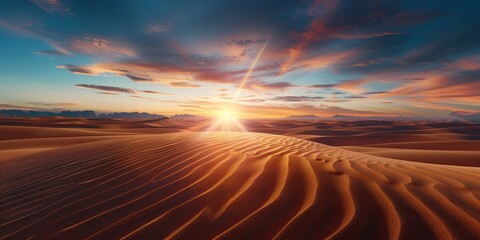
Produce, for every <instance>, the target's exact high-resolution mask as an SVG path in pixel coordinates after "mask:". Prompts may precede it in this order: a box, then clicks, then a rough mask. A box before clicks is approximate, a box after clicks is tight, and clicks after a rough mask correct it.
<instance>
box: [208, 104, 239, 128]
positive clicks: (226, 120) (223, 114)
mask: <svg viewBox="0 0 480 240" xmlns="http://www.w3.org/2000/svg"><path fill="white" fill-rule="evenodd" d="M207 131H227V132H247V129H246V128H245V126H243V124H242V123H241V122H240V120H239V119H238V118H237V117H236V116H235V112H233V111H231V110H227V109H223V110H221V111H219V112H218V113H217V117H216V120H215V122H214V123H213V124H212V125H211V126H210V127H209V128H208V130H207Z"/></svg>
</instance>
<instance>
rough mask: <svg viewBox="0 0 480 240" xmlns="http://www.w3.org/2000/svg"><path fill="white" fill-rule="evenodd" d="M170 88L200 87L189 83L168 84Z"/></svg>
mask: <svg viewBox="0 0 480 240" xmlns="http://www.w3.org/2000/svg"><path fill="white" fill-rule="evenodd" d="M170 86H172V87H175V88H197V87H200V85H198V84H195V83H189V82H172V83H170Z"/></svg>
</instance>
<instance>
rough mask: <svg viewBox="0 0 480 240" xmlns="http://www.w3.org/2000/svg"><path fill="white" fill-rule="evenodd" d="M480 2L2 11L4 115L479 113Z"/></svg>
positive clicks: (14, 7) (100, 4) (49, 5)
mask: <svg viewBox="0 0 480 240" xmlns="http://www.w3.org/2000/svg"><path fill="white" fill-rule="evenodd" d="M479 12H480V1H477V0H471V1H447V0H440V1H438V0H437V1H419V0H415V1H408V0H401V1H400V0H398V1H386V0H385V1H382V0H365V1H358V0H317V1H307V0H305V1H301V0H295V1H293V0H292V1H289V0H276V1H274V0H268V1H257V0H242V1H239V0H234V1H230V0H205V1H198V0H197V1H193V0H192V1H182V0H177V1H157V0H155V1H154V0H152V1H147V0H145V1H131V0H125V1H100V0H96V1H85V0H78V1H74V0H30V1H28V0H18V1H17V0H16V1H2V2H1V3H0V54H1V57H0V73H1V74H0V82H1V88H0V109H39V110H43V109H48V110H61V109H68V110H86V109H88V110H95V111H98V112H114V111H146V112H151V113H160V114H166V115H172V114H185V113H189V114H198V115H206V116H208V115H212V114H215V113H216V112H217V111H218V110H219V109H230V110H232V111H233V112H236V113H237V114H238V115H239V116H241V117H248V118H249V117H252V118H253V117H284V116H288V115H303V114H315V115H318V116H331V115H334V114H343V115H355V116H447V115H448V114H450V113H451V112H452V111H480V106H479V102H480V14H479Z"/></svg>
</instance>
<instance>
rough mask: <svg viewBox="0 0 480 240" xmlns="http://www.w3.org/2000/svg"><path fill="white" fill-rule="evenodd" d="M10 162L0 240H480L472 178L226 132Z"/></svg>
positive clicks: (154, 138) (110, 143) (86, 146)
mask: <svg viewBox="0 0 480 240" xmlns="http://www.w3.org/2000/svg"><path fill="white" fill-rule="evenodd" d="M15 161H17V162H21V161H28V163H29V166H28V167H25V168H24V169H22V171H17V172H16V173H15V174H14V175H12V176H9V177H8V178H6V179H2V180H1V181H0V233H1V235H0V239H72V238H75V239H77V238H78V239H164V238H165V239H254V238H255V239H271V238H279V239H324V238H329V239H478V238H480V181H478V176H480V169H479V168H475V167H461V166H449V165H436V164H424V163H416V162H407V161H401V160H393V159H388V158H381V157H375V156H370V155H365V154H361V153H356V152H351V151H348V150H343V149H340V148H337V147H330V146H326V145H323V144H319V143H315V142H311V141H307V140H302V139H298V138H293V137H287V136H277V135H271V134H263V133H233V132H207V133H188V132H181V133H166V134H160V135H131V136H124V137H121V138H120V139H102V140H99V141H95V142H93V143H82V144H78V145H73V146H65V147H59V148H57V149H54V150H50V151H44V152H42V153H41V154H40V153H33V154H31V155H28V156H19V157H17V158H16V159H15ZM8 170H9V169H8V166H7V168H4V169H3V171H8Z"/></svg>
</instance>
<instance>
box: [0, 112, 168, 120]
mask: <svg viewBox="0 0 480 240" xmlns="http://www.w3.org/2000/svg"><path fill="white" fill-rule="evenodd" d="M0 117H72V118H124V119H164V118H168V117H166V116H164V115H160V114H151V113H146V112H114V113H100V114H97V113H96V112H95V111H91V110H85V111H61V112H49V111H24V110H0Z"/></svg>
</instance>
